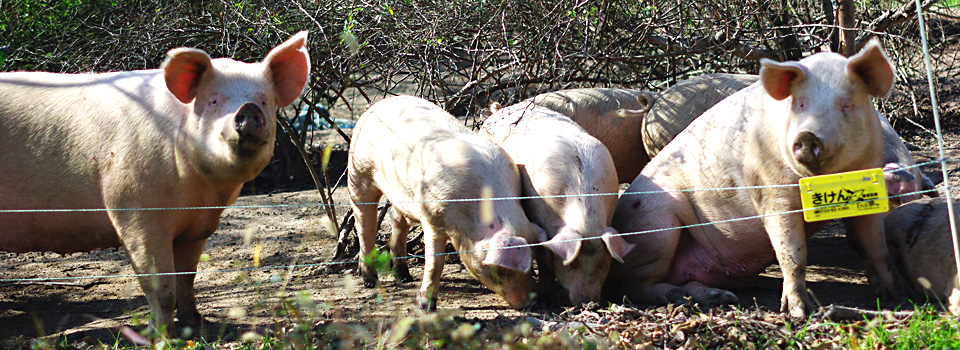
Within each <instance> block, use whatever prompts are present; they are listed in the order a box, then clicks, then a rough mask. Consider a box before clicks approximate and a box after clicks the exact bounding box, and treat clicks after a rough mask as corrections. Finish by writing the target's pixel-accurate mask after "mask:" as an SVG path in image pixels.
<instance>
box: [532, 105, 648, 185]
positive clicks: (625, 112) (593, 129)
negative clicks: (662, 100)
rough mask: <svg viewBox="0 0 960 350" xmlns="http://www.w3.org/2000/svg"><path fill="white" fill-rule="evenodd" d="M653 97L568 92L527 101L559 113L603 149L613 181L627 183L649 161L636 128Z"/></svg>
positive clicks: (639, 124)
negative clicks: (609, 160) (610, 160)
mask: <svg viewBox="0 0 960 350" xmlns="http://www.w3.org/2000/svg"><path fill="white" fill-rule="evenodd" d="M654 97H655V94H654V93H652V92H649V91H642V90H630V89H595V88H589V89H570V90H561V91H554V92H548V93H543V94H540V95H536V96H534V97H531V98H529V99H527V100H525V101H526V102H533V103H535V104H537V105H539V106H543V107H546V108H549V109H552V110H554V111H557V112H560V113H562V114H563V115H565V116H567V117H569V118H570V119H572V120H573V121H574V122H576V123H577V124H579V125H580V126H581V127H583V129H584V130H586V131H587V133H589V134H590V135H591V136H593V137H595V138H597V139H598V140H600V142H601V143H603V145H604V146H606V147H607V150H608V152H610V156H611V157H613V164H614V166H616V169H617V181H619V182H620V183H630V182H631V181H633V179H634V178H636V177H637V174H639V173H640V169H642V168H643V166H644V165H645V164H647V162H648V161H650V158H649V157H647V154H646V152H644V150H643V142H642V141H641V139H640V137H639V135H640V128H641V125H642V123H643V118H644V115H645V114H646V113H647V111H648V110H650V106H651V104H652V103H653V100H654Z"/></svg>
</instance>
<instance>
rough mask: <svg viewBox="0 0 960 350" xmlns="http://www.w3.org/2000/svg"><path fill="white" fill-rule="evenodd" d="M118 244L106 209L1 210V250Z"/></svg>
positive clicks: (88, 248) (64, 250) (68, 250)
mask: <svg viewBox="0 0 960 350" xmlns="http://www.w3.org/2000/svg"><path fill="white" fill-rule="evenodd" d="M119 246H120V239H119V238H118V237H117V232H116V230H115V229H114V228H113V225H111V223H110V219H109V218H108V217H107V214H106V213H105V212H74V213H0V250H2V251H7V252H13V253H26V252H56V253H60V254H66V253H75V252H88V251H91V250H94V249H103V248H113V247H119Z"/></svg>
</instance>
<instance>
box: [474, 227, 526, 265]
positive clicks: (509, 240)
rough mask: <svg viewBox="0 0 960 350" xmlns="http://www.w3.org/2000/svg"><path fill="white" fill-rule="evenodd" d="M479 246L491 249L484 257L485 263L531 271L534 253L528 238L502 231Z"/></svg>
mask: <svg viewBox="0 0 960 350" xmlns="http://www.w3.org/2000/svg"><path fill="white" fill-rule="evenodd" d="M477 246H478V247H481V248H482V249H489V250H487V251H486V252H485V253H486V256H485V257H484V258H483V264H484V265H491V266H493V265H495V266H500V267H505V268H508V269H511V270H516V271H522V272H529V271H530V265H531V261H533V253H531V250H530V247H529V246H527V240H525V239H523V238H522V237H517V236H514V235H511V234H509V233H507V232H506V231H500V232H498V233H497V234H495V235H493V237H491V238H489V239H488V240H487V241H486V242H482V243H480V244H478V245H477Z"/></svg>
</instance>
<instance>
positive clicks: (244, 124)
mask: <svg viewBox="0 0 960 350" xmlns="http://www.w3.org/2000/svg"><path fill="white" fill-rule="evenodd" d="M234 122H235V128H236V129H237V133H238V134H240V138H241V139H244V138H248V137H257V138H259V134H260V131H262V130H263V127H264V126H265V125H266V117H265V116H264V115H263V110H261V109H260V107H259V106H257V105H256V104H253V103H247V104H244V105H243V107H240V110H239V111H237V116H236V117H234Z"/></svg>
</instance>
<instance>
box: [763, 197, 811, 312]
mask: <svg viewBox="0 0 960 350" xmlns="http://www.w3.org/2000/svg"><path fill="white" fill-rule="evenodd" d="M763 226H764V228H765V229H766V230H767V235H768V236H769V237H770V243H771V244H773V250H774V252H776V254H777V262H778V263H779V264H780V270H781V271H782V272H783V294H782V296H781V297H780V312H784V313H789V315H790V316H791V317H796V318H803V317H806V315H807V312H808V311H810V310H811V304H810V298H809V296H808V295H807V282H806V279H805V278H806V271H805V270H806V268H807V236H806V234H804V232H805V231H804V226H803V220H802V219H801V218H800V217H799V215H796V214H792V215H775V216H770V217H766V218H765V219H764V222H763Z"/></svg>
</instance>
